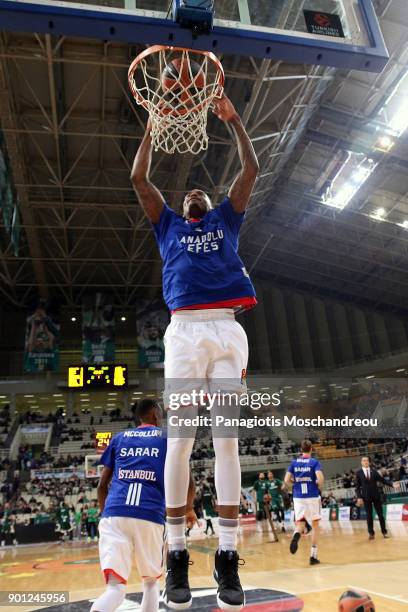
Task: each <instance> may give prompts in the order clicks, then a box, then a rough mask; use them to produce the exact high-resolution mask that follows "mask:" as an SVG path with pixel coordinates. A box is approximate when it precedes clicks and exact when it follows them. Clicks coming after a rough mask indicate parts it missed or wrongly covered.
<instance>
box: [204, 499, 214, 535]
mask: <svg viewBox="0 0 408 612" xmlns="http://www.w3.org/2000/svg"><path fill="white" fill-rule="evenodd" d="M202 504H203V516H204V519H205V530H204V533H205V535H209V534H208V531H209V530H211V534H210V535H214V534H215V531H214V525H213V522H212V518H213V517H214V516H217V513H216V511H215V507H214V496H213V494H212V492H211V489H209V488H205V489H204V491H203V494H202Z"/></svg>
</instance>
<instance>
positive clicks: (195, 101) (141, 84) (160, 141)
mask: <svg viewBox="0 0 408 612" xmlns="http://www.w3.org/2000/svg"><path fill="white" fill-rule="evenodd" d="M154 49H156V48H154ZM212 58H214V56H213V55H212V54H207V53H204V52H198V51H191V50H186V49H175V48H173V47H158V48H157V50H156V51H154V52H152V53H150V54H147V55H146V56H145V57H143V58H142V59H141V60H140V61H137V60H135V62H134V63H133V64H132V65H131V67H130V69H129V86H130V89H131V91H132V93H133V95H134V97H135V100H136V102H137V103H138V104H141V105H142V106H144V107H145V108H146V109H147V111H148V112H149V116H150V121H151V124H152V130H151V137H152V144H153V147H154V149H155V151H157V150H158V149H162V150H163V151H165V152H166V153H175V152H178V153H193V154H197V153H199V152H200V151H203V150H205V149H207V147H208V136H207V113H208V109H209V108H210V106H211V104H212V102H213V100H214V98H220V97H221V96H222V93H223V83H224V72H223V70H222V66H221V64H219V63H217V61H216V60H215V61H214V59H212ZM173 60H180V61H181V69H180V71H179V75H180V74H183V75H184V80H185V81H186V80H187V81H188V83H187V85H186V84H183V82H182V81H181V78H182V77H181V76H179V78H177V79H176V80H175V81H174V84H172V85H171V87H170V88H169V89H168V88H166V87H163V83H162V74H163V71H164V70H165V68H166V66H168V65H169V64H170V63H171V62H172V61H173ZM190 60H193V61H194V62H196V63H197V64H199V66H200V71H199V79H198V78H197V73H195V74H193V71H192V68H191V64H190ZM135 64H136V65H135ZM186 76H187V79H186ZM199 85H200V86H199Z"/></svg>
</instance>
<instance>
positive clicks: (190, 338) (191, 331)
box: [131, 96, 259, 610]
mask: <svg viewBox="0 0 408 612" xmlns="http://www.w3.org/2000/svg"><path fill="white" fill-rule="evenodd" d="M214 113H215V114H216V116H217V117H218V118H219V119H221V120H223V121H225V122H227V123H228V124H229V126H230V127H231V128H232V131H233V133H234V135H235V138H236V142H237V152H238V155H239V158H240V162H241V169H240V171H239V173H238V175H237V176H236V177H235V180H234V181H233V184H232V186H231V188H230V189H229V192H228V196H227V197H225V198H224V199H223V201H222V202H221V204H219V206H216V207H214V206H213V202H211V200H210V198H209V197H208V195H207V194H206V193H204V192H203V191H202V190H201V189H193V190H191V191H189V192H188V193H187V194H186V196H185V198H184V202H183V214H182V215H179V214H177V213H176V212H175V211H174V210H173V209H172V208H171V206H170V203H169V202H166V201H165V200H164V198H163V196H162V194H161V193H160V191H159V190H158V189H157V188H156V187H155V186H154V185H153V184H152V182H151V181H150V178H149V172H150V166H151V160H152V142H151V136H150V130H151V125H150V122H149V123H148V125H147V129H146V133H145V136H144V138H143V140H142V143H141V145H140V147H139V150H138V152H137V154H136V157H135V161H134V164H133V169H132V174H131V180H132V183H133V186H134V189H135V191H136V193H137V196H138V199H139V201H140V203H141V205H142V207H143V209H144V211H145V213H146V215H147V217H148V218H149V220H150V221H151V223H152V224H153V229H154V233H155V237H156V240H157V242H158V245H159V249H160V254H161V257H162V259H163V293H164V298H165V300H166V303H167V305H168V307H169V309H170V310H171V312H172V319H171V323H170V325H169V327H168V328H167V330H166V334H165V338H164V340H165V379H166V386H168V385H170V386H171V383H172V382H173V383H174V381H178V383H179V386H178V391H179V393H191V392H192V391H193V390H194V389H195V388H196V387H195V385H194V386H193V382H196V381H201V384H202V385H203V386H204V385H205V387H206V388H205V391H206V392H208V390H210V391H213V392H216V391H218V390H220V391H221V392H225V391H230V392H231V391H235V392H241V391H242V390H245V375H246V368H247V361H248V342H247V337H246V334H245V331H244V330H243V328H242V327H241V325H240V324H239V323H238V322H237V321H236V320H235V312H236V310H242V309H246V308H251V307H252V306H254V305H255V304H256V297H255V291H254V288H253V285H252V283H251V281H250V278H249V275H248V273H247V271H246V269H245V266H244V264H243V262H242V261H241V259H240V257H239V255H238V235H239V230H240V228H241V225H242V222H243V220H244V216H245V209H246V206H247V204H248V202H249V199H250V197H251V193H252V190H253V186H254V184H255V180H256V177H257V174H258V171H259V166H258V161H257V158H256V155H255V151H254V149H253V146H252V143H251V141H250V139H249V137H248V135H247V133H246V131H245V128H244V126H243V124H242V121H241V119H240V117H239V115H238V113H237V111H236V110H235V108H234V106H233V104H232V103H231V101H230V100H229V99H228V98H227V97H226V96H224V97H223V98H221V99H220V100H216V101H215V102H214ZM221 381H222V382H221ZM220 386H224V387H227V388H223V389H220ZM218 408H220V407H218ZM188 410H189V409H188V408H186V409H185V410H184V412H188ZM220 410H222V408H220ZM232 410H233V411H235V412H234V415H235V416H237V411H238V410H239V407H238V406H235V407H234V406H233V407H232ZM182 412H183V410H179V415H180V417H181V416H182ZM213 412H214V409H213ZM190 414H191V410H190ZM214 421H215V419H213V428H214ZM195 434H196V431H195V429H194V428H191V429H190V432H189V435H176V434H174V433H172V434H169V440H168V451H167V459H166V467H165V490H166V504H167V530H168V543H169V554H168V556H167V568H168V572H167V578H166V589H165V597H164V600H165V602H166V604H167V605H168V606H169V607H171V608H173V609H185V608H188V607H189V606H190V605H191V602H192V599H191V593H190V588H189V585H188V562H189V555H188V552H187V549H186V539H185V523H186V521H185V514H186V499H187V485H188V469H189V459H190V455H191V451H192V448H193V445H194V440H195ZM213 446H214V451H215V457H216V461H215V486H216V490H217V500H218V511H219V548H218V550H217V552H216V555H215V571H214V576H215V578H216V580H217V582H218V593H217V600H218V606H219V607H220V608H221V609H228V610H240V609H241V608H242V607H243V605H244V602H245V596H244V592H243V590H242V587H241V583H240V580H239V575H238V560H239V557H238V553H237V534H238V512H239V503H240V495H241V469H240V464H239V454H238V439H237V437H236V436H230V437H227V436H226V435H222V434H221V435H220V433H219V432H218V434H216V433H215V431H214V429H213Z"/></svg>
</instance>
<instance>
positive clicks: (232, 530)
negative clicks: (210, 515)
mask: <svg viewBox="0 0 408 612" xmlns="http://www.w3.org/2000/svg"><path fill="white" fill-rule="evenodd" d="M238 527H239V520H238V519H227V518H222V517H220V518H219V520H218V529H219V538H220V543H219V550H224V551H226V550H237V537H238Z"/></svg>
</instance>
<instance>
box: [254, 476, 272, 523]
mask: <svg viewBox="0 0 408 612" xmlns="http://www.w3.org/2000/svg"><path fill="white" fill-rule="evenodd" d="M252 490H253V491H255V496H254V497H255V502H256V521H257V530H258V531H263V526H265V524H266V513H265V500H264V498H265V495H269V487H268V481H267V480H266V478H265V474H264V473H263V472H260V473H259V475H258V480H255V482H254V484H253V486H252ZM263 521H265V523H263Z"/></svg>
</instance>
